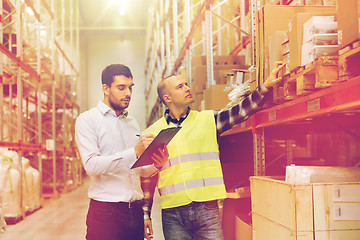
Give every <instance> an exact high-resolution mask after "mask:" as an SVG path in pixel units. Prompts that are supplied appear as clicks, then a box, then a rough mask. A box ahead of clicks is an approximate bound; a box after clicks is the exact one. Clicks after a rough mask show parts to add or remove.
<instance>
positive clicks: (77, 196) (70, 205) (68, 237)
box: [0, 180, 164, 240]
mask: <svg viewBox="0 0 360 240" xmlns="http://www.w3.org/2000/svg"><path fill="white" fill-rule="evenodd" d="M89 183H90V182H89V181H88V180H85V183H84V184H83V185H82V186H80V187H78V188H77V189H76V190H74V191H72V192H70V193H66V194H61V196H60V197H59V198H58V199H51V200H46V201H45V203H44V204H43V207H42V208H41V209H40V210H38V211H36V212H34V213H33V214H31V215H29V216H27V217H25V219H24V220H22V221H20V222H18V223H17V224H14V225H8V226H7V227H6V231H5V232H4V233H0V239H1V240H29V239H31V240H81V239H85V233H86V225H85V219H86V213H87V209H88V204H89V199H88V197H87V189H88V187H89ZM156 192H157V191H156ZM158 199H159V196H158V195H157V194H156V195H155V199H154V206H153V210H152V219H153V229H154V238H153V240H163V239H164V237H163V234H162V228H161V212H160V206H159V201H158Z"/></svg>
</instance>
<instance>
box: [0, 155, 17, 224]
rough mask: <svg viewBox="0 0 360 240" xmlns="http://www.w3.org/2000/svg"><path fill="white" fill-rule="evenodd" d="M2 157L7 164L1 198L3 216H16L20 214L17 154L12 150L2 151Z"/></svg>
mask: <svg viewBox="0 0 360 240" xmlns="http://www.w3.org/2000/svg"><path fill="white" fill-rule="evenodd" d="M2 158H3V159H6V164H8V166H9V168H10V169H9V176H8V178H7V181H6V184H5V191H4V198H3V213H4V216H5V218H18V217H20V216H21V208H20V199H21V193H20V190H21V189H20V172H19V170H17V168H18V166H19V165H18V164H19V156H18V154H17V152H14V151H3V153H2Z"/></svg>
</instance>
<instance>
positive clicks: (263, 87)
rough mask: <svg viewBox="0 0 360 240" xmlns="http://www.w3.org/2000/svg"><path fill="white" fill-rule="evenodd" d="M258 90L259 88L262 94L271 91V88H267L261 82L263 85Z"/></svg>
mask: <svg viewBox="0 0 360 240" xmlns="http://www.w3.org/2000/svg"><path fill="white" fill-rule="evenodd" d="M258 90H259V92H260V93H261V94H262V95H264V94H266V93H267V92H268V91H269V89H268V88H266V87H265V85H264V84H261V85H260V86H259V88H258Z"/></svg>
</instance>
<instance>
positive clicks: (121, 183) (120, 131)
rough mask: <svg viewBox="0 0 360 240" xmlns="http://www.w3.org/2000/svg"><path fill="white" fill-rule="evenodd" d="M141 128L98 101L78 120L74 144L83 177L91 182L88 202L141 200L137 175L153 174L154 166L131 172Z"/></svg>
mask: <svg viewBox="0 0 360 240" xmlns="http://www.w3.org/2000/svg"><path fill="white" fill-rule="evenodd" d="M139 135H140V127H139V124H138V123H137V121H136V120H135V119H134V118H132V117H126V116H119V117H117V116H116V114H115V111H114V110H112V109H111V108H110V107H109V106H107V105H106V104H105V103H104V102H102V101H100V102H99V103H98V105H97V106H96V107H95V108H92V109H90V110H89V111H86V112H84V113H82V114H80V115H79V116H78V118H77V119H76V124H75V140H76V143H77V147H78V149H79V152H80V156H81V159H82V162H83V165H84V168H85V171H86V173H87V174H88V175H89V176H90V178H91V185H90V187H89V191H88V194H89V198H91V199H94V200H98V201H103V202H132V201H135V200H140V199H142V198H143V192H142V190H141V184H140V175H141V176H145V177H146V176H150V175H152V174H153V173H155V172H156V170H157V169H156V168H155V166H154V165H149V166H145V167H142V168H136V169H134V170H132V169H130V168H131V166H132V165H133V164H134V163H135V162H136V154H135V150H134V146H135V145H136V143H137V142H138V140H139Z"/></svg>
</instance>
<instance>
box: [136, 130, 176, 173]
mask: <svg viewBox="0 0 360 240" xmlns="http://www.w3.org/2000/svg"><path fill="white" fill-rule="evenodd" d="M180 129H181V127H174V128H166V129H163V130H161V131H160V132H159V134H158V135H157V136H156V137H155V138H154V140H153V141H152V142H151V143H150V145H149V146H148V147H147V148H146V149H145V151H144V152H143V153H142V154H141V156H140V157H139V158H138V160H137V161H136V162H135V164H134V165H133V166H132V167H131V168H137V167H141V166H145V165H151V164H153V163H154V162H153V161H152V159H151V157H152V155H153V154H154V153H155V152H156V151H158V149H159V148H161V147H162V146H164V145H167V144H168V143H169V142H170V141H171V139H172V138H173V137H174V136H175V135H176V133H177V132H178V131H179V130H180Z"/></svg>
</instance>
